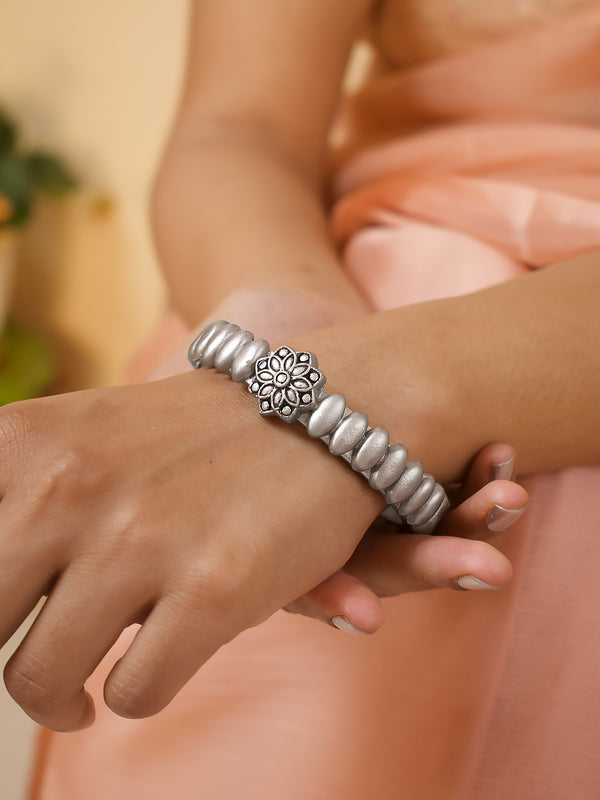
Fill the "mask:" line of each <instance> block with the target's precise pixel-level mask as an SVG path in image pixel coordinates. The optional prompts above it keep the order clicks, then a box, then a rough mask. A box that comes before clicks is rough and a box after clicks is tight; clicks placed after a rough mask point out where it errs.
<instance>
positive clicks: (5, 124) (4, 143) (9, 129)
mask: <svg viewBox="0 0 600 800" xmlns="http://www.w3.org/2000/svg"><path fill="white" fill-rule="evenodd" d="M16 142H17V128H16V125H15V124H14V122H13V121H12V119H11V118H10V117H9V116H8V114H6V112H5V111H2V109H0V154H2V153H9V152H10V151H11V150H12V149H13V148H14V146H15V144H16Z"/></svg>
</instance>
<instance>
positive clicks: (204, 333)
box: [188, 319, 229, 369]
mask: <svg viewBox="0 0 600 800" xmlns="http://www.w3.org/2000/svg"><path fill="white" fill-rule="evenodd" d="M228 325H229V322H227V321H226V320H224V319H219V320H217V321H216V322H211V323H210V325H207V326H206V327H205V328H203V329H202V330H201V331H200V333H199V334H198V336H196V338H195V339H194V341H193V342H192V343H191V345H190V348H189V350H188V360H189V362H190V363H191V364H192V366H193V367H195V368H196V369H198V368H199V367H201V366H202V353H203V351H204V348H205V347H206V345H207V343H208V342H209V341H210V340H211V339H212V337H213V336H214V335H215V334H216V333H217V331H219V330H221V329H223V328H226V327H227V326H228Z"/></svg>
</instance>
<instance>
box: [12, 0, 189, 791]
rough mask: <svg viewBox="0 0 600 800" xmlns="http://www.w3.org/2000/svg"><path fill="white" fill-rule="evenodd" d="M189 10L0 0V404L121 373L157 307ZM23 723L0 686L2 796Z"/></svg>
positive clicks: (20, 764) (173, 5)
mask: <svg viewBox="0 0 600 800" xmlns="http://www.w3.org/2000/svg"><path fill="white" fill-rule="evenodd" d="M187 14H188V3H187V2H186V0H179V1H178V2H177V1H174V0H152V2H147V0H119V2H118V3H117V2H109V3H97V2H92V0H51V2H42V0H3V2H2V6H1V11H0V31H1V33H0V42H1V45H0V110H1V111H2V112H3V116H2V117H0V123H3V124H0V326H1V338H0V402H8V401H10V400H16V399H21V398H24V397H29V396H34V395H36V394H41V393H48V392H57V391H69V390H73V389H81V388H86V387H91V386H100V385H108V384H112V383H118V382H122V380H123V370H124V368H125V366H126V365H127V363H128V361H129V359H130V357H131V355H132V354H133V353H134V351H135V350H136V348H137V347H138V346H139V345H140V344H141V342H142V341H143V340H144V338H145V337H146V336H147V334H148V333H149V332H150V331H151V330H152V328H153V326H154V325H155V324H156V323H157V321H158V320H159V318H160V315H161V312H162V310H163V308H164V304H165V290H164V285H163V282H162V279H161V275H160V271H159V268H158V264H157V262H156V257H155V255H154V252H153V248H152V240H151V235H150V230H149V222H148V214H147V207H148V195H149V189H150V185H151V181H152V177H153V174H154V171H155V168H156V165H157V162H158V159H159V156H160V152H161V148H162V146H163V144H164V142H165V137H166V135H167V132H168V129H169V125H170V121H171V118H172V114H173V111H174V107H175V104H176V102H177V99H178V92H179V85H180V79H181V73H182V67H183V61H184V54H185V36H186V22H187ZM73 179H75V181H76V184H77V185H76V186H74V185H73V184H74V181H73ZM18 638H19V634H17V636H15V637H14V638H13V640H12V641H11V642H10V643H9V644H8V645H7V646H6V647H5V648H4V649H3V651H2V652H1V653H0V655H1V656H2V660H1V663H2V665H3V664H4V663H5V661H6V659H7V657H8V656H9V655H10V653H11V652H12V651H13V650H14V649H15V646H16V644H17V641H18ZM34 729H35V726H34V725H33V723H30V722H29V720H28V719H27V717H25V715H24V714H23V713H22V712H21V711H20V709H19V708H17V706H16V705H15V704H14V702H13V701H12V700H11V699H10V697H9V696H8V694H7V693H6V691H5V689H4V685H3V684H2V686H1V688H0V776H1V777H0V782H1V783H0V796H1V797H2V798H3V800H21V798H23V797H24V796H25V791H26V788H25V787H26V782H27V773H28V768H29V764H30V758H31V753H32V745H33V741H34V735H35V730H34Z"/></svg>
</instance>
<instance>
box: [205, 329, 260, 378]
mask: <svg viewBox="0 0 600 800" xmlns="http://www.w3.org/2000/svg"><path fill="white" fill-rule="evenodd" d="M253 340H254V334H253V333H250V331H242V330H240V331H238V332H237V333H234V334H233V336H232V337H231V338H230V339H227V341H226V342H225V344H224V345H222V346H221V347H220V348H219V351H218V353H217V355H216V356H215V362H214V365H215V368H216V369H222V370H223V371H224V372H226V371H228V370H229V367H230V366H231V364H232V363H233V359H234V358H235V356H236V355H237V353H238V352H239V351H240V349H241V348H242V347H243V346H244V345H245V344H248V342H251V341H253Z"/></svg>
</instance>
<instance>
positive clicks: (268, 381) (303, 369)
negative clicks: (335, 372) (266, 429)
mask: <svg viewBox="0 0 600 800" xmlns="http://www.w3.org/2000/svg"><path fill="white" fill-rule="evenodd" d="M325 381H326V378H325V376H324V375H323V373H322V372H319V370H318V369H317V357H316V356H315V355H314V354H313V353H305V352H302V351H299V352H296V351H295V350H292V349H291V347H286V346H285V345H284V346H282V347H278V348H277V350H275V351H274V352H271V353H269V355H268V356H267V357H266V358H260V359H259V360H258V361H257V362H256V366H255V369H254V375H252V376H251V377H250V378H248V379H247V381H246V383H247V384H248V389H249V391H250V392H251V393H252V394H253V395H255V396H256V397H258V402H259V409H260V413H261V414H277V416H278V417H279V418H280V419H282V420H284V422H294V421H295V420H297V419H298V417H299V416H300V415H301V414H303V413H304V412H305V411H312V410H313V409H314V408H316V405H317V399H318V396H319V392H320V390H321V389H322V388H323V386H324V385H325Z"/></svg>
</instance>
